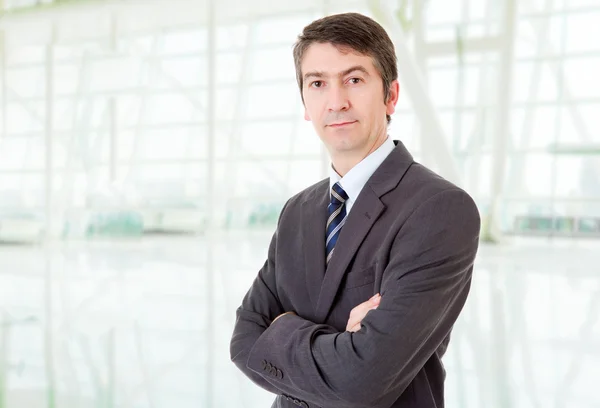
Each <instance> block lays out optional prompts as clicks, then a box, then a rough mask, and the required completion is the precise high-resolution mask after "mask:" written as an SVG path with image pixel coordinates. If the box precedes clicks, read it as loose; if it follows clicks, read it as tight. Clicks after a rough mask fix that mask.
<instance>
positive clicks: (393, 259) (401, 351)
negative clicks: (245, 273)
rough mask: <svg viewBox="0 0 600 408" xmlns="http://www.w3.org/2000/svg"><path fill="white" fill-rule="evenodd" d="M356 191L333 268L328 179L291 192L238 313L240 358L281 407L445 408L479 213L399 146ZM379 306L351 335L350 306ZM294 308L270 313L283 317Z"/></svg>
mask: <svg viewBox="0 0 600 408" xmlns="http://www.w3.org/2000/svg"><path fill="white" fill-rule="evenodd" d="M394 143H396V147H395V149H394V150H393V151H392V153H390V155H389V156H388V157H387V158H386V159H385V161H384V162H383V163H382V164H381V165H380V166H379V168H378V169H377V170H376V171H375V173H374V174H373V175H372V176H371V178H370V179H369V181H368V182H367V184H366V185H365V186H364V188H363V190H362V191H361V193H360V195H359V196H358V198H357V199H356V202H355V203H354V205H353V207H352V210H351V211H350V214H349V215H348V218H347V219H346V223H345V225H344V227H343V229H342V231H341V233H340V236H339V239H338V241H337V244H336V248H335V253H334V255H333V257H332V259H331V261H330V263H329V265H328V266H327V269H325V223H326V217H327V205H328V204H329V180H328V179H325V180H322V181H321V182H319V183H317V184H315V185H313V186H311V187H309V188H307V189H305V190H303V191H302V192H300V193H299V194H297V195H295V196H294V197H292V198H290V199H289V200H288V202H287V203H286V204H285V206H284V208H283V210H282V212H281V215H280V217H279V221H278V225H277V230H276V232H275V234H274V235H273V239H272V241H271V244H270V247H269V252H268V259H267V261H266V262H265V264H264V266H263V267H262V269H260V271H259V272H258V275H257V277H256V279H255V280H254V283H253V284H252V286H251V288H250V290H249V291H248V293H247V294H246V296H245V297H244V299H243V301H242V305H241V306H240V307H239V308H238V310H237V320H236V323H235V328H234V331H233V336H232V339H231V344H230V352H231V359H232V361H233V362H234V363H235V364H236V365H237V367H238V368H239V369H240V370H241V371H242V372H243V373H244V374H245V375H246V376H248V377H249V378H250V379H251V380H252V381H253V382H254V383H256V384H258V385H259V386H261V387H262V388H264V389H265V390H268V391H271V392H273V393H276V394H278V396H277V398H276V400H275V401H274V403H273V407H282V408H283V407H286V408H287V407H295V406H302V407H311V408H312V407H323V408H351V407H356V408H358V407H377V408H378V407H381V408H384V407H385V408H389V407H403V408H409V407H411V408H434V407H435V408H440V407H443V406H444V378H445V371H444V367H443V365H442V362H441V358H442V356H443V355H444V353H445V351H446V347H447V345H448V341H449V338H450V331H451V329H452V326H453V325H454V322H455V321H456V319H457V317H458V315H459V313H460V311H461V310H462V308H463V305H464V303H465V300H466V298H467V294H468V292H469V288H470V284H471V274H472V270H473V262H474V259H475V255H476V252H477V247H478V242H479V228H480V218H479V212H478V210H477V207H476V206H475V203H474V202H473V200H472V199H471V197H470V196H469V195H468V194H467V193H465V192H464V191H463V190H461V189H460V188H458V187H456V186H455V185H453V184H451V183H450V182H448V181H446V180H444V179H443V178H441V177H440V176H438V175H436V174H435V173H433V172H431V171H430V170H428V169H427V168H425V167H424V166H422V165H420V164H418V163H416V162H414V161H413V158H412V156H411V155H410V153H409V152H408V151H407V150H406V148H405V147H404V145H403V144H402V143H401V142H398V141H395V142H394ZM377 292H379V293H381V295H382V297H381V303H380V305H379V307H378V308H377V309H376V310H371V311H369V313H368V314H367V315H366V316H365V318H364V319H363V321H362V323H361V325H362V328H361V329H360V331H358V332H356V333H351V332H347V331H345V330H346V323H347V321H348V317H349V315H350V311H351V310H352V308H354V307H355V306H357V305H358V304H360V303H362V302H364V301H366V300H368V299H369V298H370V297H371V296H373V295H374V294H375V293H377ZM287 311H294V312H295V313H296V314H297V316H296V315H293V314H287V315H285V316H282V317H281V318H279V319H277V321H276V322H274V323H273V325H270V323H271V322H272V320H273V319H274V318H275V317H276V316H278V315H279V314H281V313H283V312H287Z"/></svg>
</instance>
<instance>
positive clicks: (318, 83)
mask: <svg viewBox="0 0 600 408" xmlns="http://www.w3.org/2000/svg"><path fill="white" fill-rule="evenodd" d="M321 85H323V84H322V82H321V81H314V82H312V83H311V84H310V86H312V87H315V88H320V87H321Z"/></svg>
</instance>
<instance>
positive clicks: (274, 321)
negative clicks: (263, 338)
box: [271, 311, 296, 324]
mask: <svg viewBox="0 0 600 408" xmlns="http://www.w3.org/2000/svg"><path fill="white" fill-rule="evenodd" d="M290 313H292V314H296V313H294V312H292V311H290V312H285V313H282V314H280V315H279V316H277V317H276V318H275V319H273V321H272V322H271V324H273V323H275V320H277V319H279V318H280V317H281V316H283V315H286V314H290Z"/></svg>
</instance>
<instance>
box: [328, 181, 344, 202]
mask: <svg viewBox="0 0 600 408" xmlns="http://www.w3.org/2000/svg"><path fill="white" fill-rule="evenodd" d="M347 199H348V194H346V192H345V191H344V189H343V188H342V186H341V185H340V183H335V184H334V185H333V187H332V188H331V203H332V204H335V205H340V204H342V203H343V202H344V201H346V200H347Z"/></svg>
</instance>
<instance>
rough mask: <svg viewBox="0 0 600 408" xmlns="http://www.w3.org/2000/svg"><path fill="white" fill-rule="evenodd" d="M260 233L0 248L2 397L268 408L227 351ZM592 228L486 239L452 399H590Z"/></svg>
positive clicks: (154, 407)
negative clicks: (563, 234) (574, 234)
mask: <svg viewBox="0 0 600 408" xmlns="http://www.w3.org/2000/svg"><path fill="white" fill-rule="evenodd" d="M269 239H270V234H269V233H263V232H248V233H229V234H226V235H221V236H219V237H217V238H215V239H213V240H210V242H212V244H211V245H210V246H209V244H208V243H207V242H208V241H207V239H206V238H202V237H189V236H188V237H185V236H181V237H165V236H162V237H145V238H143V239H142V240H121V241H112V242H110V241H94V242H88V243H69V244H57V245H52V246H49V247H34V246H0V305H1V308H0V320H2V324H1V326H0V327H1V331H0V399H1V400H0V407H3V408H22V407H27V408H37V407H60V408H71V407H78V408H88V407H89V408H92V407H93V408H96V407H107V408H108V407H123V408H137V407H149V408H158V407H169V408H172V407H173V408H187V407H190V408H191V407H195V408H196V407H207V408H209V407H210V408H212V407H218V408H229V407H232V408H233V407H235V408H239V407H245V408H263V407H270V404H271V402H272V400H273V395H272V394H269V393H267V392H265V391H262V390H261V389H258V388H257V387H256V386H254V384H253V383H251V382H250V381H249V380H247V379H246V378H245V377H243V376H242V375H241V374H240V373H239V372H238V371H237V369H236V368H235V366H234V365H233V364H232V363H231V362H230V361H229V338H230V335H231V331H232V329H233V323H234V316H235V309H236V308H237V306H238V304H239V303H240V301H241V298H242V297H243V295H244V294H245V292H246V290H247V289H248V287H249V285H250V283H251V281H252V280H253V279H254V276H255V274H256V271H257V270H258V268H259V267H260V266H261V265H262V263H263V262H264V256H265V254H266V246H267V244H268V241H269ZM599 314H600V241H593V240H587V241H585V240H580V241H574V240H561V241H551V240H548V239H535V240H514V239H509V241H508V242H507V243H506V244H505V245H503V246H487V245H482V246H481V248H480V252H479V257H478V261H477V265H476V271H475V274H474V281H473V286H472V290H471V295H470V298H469V300H468V303H467V305H466V307H465V310H464V312H463V314H462V316H461V319H460V321H459V322H458V323H457V325H456V327H455V330H454V334H453V338H452V342H451V346H450V348H449V350H448V353H447V355H446V358H445V364H446V368H447V371H448V379H447V383H446V394H447V405H446V406H447V407H448V408H475V407H477V408H480V407H486V408H488V407H498V408H500V407H501V408H509V407H510V408H513V407H514V408H520V407H535V408H542V407H544V408H546V407H554V408H560V407H565V408H571V407H574V408H585V407H599V406H600V393H598V392H597V391H596V390H595V387H596V386H597V384H598V383H599V382H600V316H599Z"/></svg>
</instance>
